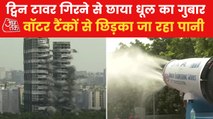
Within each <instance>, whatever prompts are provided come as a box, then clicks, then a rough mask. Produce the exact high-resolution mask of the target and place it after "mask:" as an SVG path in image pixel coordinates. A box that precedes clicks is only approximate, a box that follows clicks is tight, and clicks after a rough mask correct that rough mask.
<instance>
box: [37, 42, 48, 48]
mask: <svg viewBox="0 0 213 119" xmlns="http://www.w3.org/2000/svg"><path fill="white" fill-rule="evenodd" d="M38 47H39V48H49V44H47V43H39V44H38Z"/></svg>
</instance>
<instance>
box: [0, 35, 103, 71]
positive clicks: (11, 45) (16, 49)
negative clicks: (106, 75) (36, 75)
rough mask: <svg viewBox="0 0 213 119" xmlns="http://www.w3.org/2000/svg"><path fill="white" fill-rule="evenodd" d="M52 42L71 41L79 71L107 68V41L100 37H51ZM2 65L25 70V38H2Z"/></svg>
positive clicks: (0, 45) (75, 64) (6, 67)
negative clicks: (75, 51)
mask: <svg viewBox="0 0 213 119" xmlns="http://www.w3.org/2000/svg"><path fill="white" fill-rule="evenodd" d="M49 39H50V42H51V44H52V42H54V41H69V42H71V48H72V49H76V50H77V53H73V58H74V59H72V65H74V66H75V67H76V70H77V71H88V72H102V71H103V70H104V69H105V68H106V55H105V54H106V42H105V39H100V38H99V39H98V38H49ZM0 50H1V52H0V57H1V58H0V67H4V68H5V69H6V70H22V71H23V38H6V39H3V38H1V39H0Z"/></svg>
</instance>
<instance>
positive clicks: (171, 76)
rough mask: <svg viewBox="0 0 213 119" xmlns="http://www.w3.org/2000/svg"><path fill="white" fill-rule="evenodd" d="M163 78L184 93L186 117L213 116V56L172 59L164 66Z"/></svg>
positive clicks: (200, 117)
mask: <svg viewBox="0 0 213 119" xmlns="http://www.w3.org/2000/svg"><path fill="white" fill-rule="evenodd" d="M163 79H164V81H165V83H166V84H167V86H168V87H171V88H174V89H177V90H179V91H180V92H183V93H184V100H185V101H186V102H187V107H186V119H191V118H192V117H193V118H195V115H196V116H197V117H199V119H206V117H210V118H211V119H212V118H213V57H211V58H189V59H181V60H172V61H170V62H169V63H168V64H166V65H165V67H164V70H163ZM192 112H193V113H195V112H196V114H191V113H192ZM204 113H205V114H204ZM192 115H193V116H192Z"/></svg>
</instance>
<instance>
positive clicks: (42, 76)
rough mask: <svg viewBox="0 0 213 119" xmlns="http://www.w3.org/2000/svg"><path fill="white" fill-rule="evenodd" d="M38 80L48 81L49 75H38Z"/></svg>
mask: <svg viewBox="0 0 213 119" xmlns="http://www.w3.org/2000/svg"><path fill="white" fill-rule="evenodd" d="M37 78H39V79H47V78H48V75H38V76H37Z"/></svg>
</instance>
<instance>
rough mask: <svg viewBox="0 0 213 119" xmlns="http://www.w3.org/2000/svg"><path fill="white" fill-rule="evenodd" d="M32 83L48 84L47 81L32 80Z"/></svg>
mask: <svg viewBox="0 0 213 119" xmlns="http://www.w3.org/2000/svg"><path fill="white" fill-rule="evenodd" d="M31 84H48V82H47V81H32V82H31Z"/></svg>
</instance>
